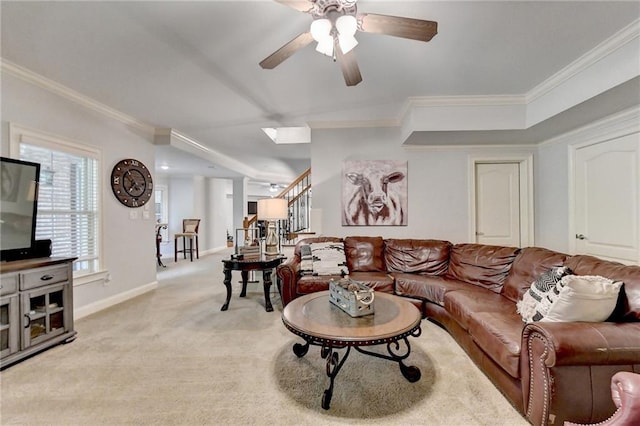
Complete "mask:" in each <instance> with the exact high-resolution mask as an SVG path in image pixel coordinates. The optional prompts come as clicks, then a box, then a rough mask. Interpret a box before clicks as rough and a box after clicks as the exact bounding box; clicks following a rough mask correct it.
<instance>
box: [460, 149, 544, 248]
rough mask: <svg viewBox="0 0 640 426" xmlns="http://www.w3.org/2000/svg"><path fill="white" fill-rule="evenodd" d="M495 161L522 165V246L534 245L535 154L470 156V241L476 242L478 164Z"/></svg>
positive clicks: (493, 162)
mask: <svg viewBox="0 0 640 426" xmlns="http://www.w3.org/2000/svg"><path fill="white" fill-rule="evenodd" d="M495 163H518V164H519V165H520V173H519V175H520V247H530V246H533V245H534V216H533V154H522V155H517V154H514V155H507V156H498V155H492V156H489V155H485V156H475V155H470V156H469V165H468V177H469V241H470V242H476V223H477V221H476V219H477V218H476V216H477V212H476V201H477V195H476V184H477V182H476V165H477V164H495Z"/></svg>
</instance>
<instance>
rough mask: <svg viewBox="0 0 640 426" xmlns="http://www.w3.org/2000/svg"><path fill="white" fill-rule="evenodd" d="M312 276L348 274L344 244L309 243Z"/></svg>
mask: <svg viewBox="0 0 640 426" xmlns="http://www.w3.org/2000/svg"><path fill="white" fill-rule="evenodd" d="M311 256H312V258H313V275H341V274H348V273H349V269H348V268H347V259H346V257H345V255H344V243H335V242H327V243H311Z"/></svg>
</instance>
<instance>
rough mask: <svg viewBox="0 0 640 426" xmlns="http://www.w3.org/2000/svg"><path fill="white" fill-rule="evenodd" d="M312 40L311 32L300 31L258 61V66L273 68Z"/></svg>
mask: <svg viewBox="0 0 640 426" xmlns="http://www.w3.org/2000/svg"><path fill="white" fill-rule="evenodd" d="M312 41H313V37H312V36H311V33H302V34H300V35H299V36H298V37H296V38H294V39H293V40H291V41H290V42H289V43H287V44H285V45H284V46H282V47H281V48H280V49H278V50H276V51H275V52H273V53H272V54H271V55H269V56H267V57H266V58H265V59H263V60H262V62H260V66H261V67H262V68H264V69H268V70H270V69H273V68H275V67H277V66H278V65H280V64H281V63H282V62H284V61H285V59H287V58H288V57H289V56H291V55H293V54H294V53H296V52H297V51H298V50H299V49H302V48H303V47H305V46H307V45H308V44H309V43H311V42H312Z"/></svg>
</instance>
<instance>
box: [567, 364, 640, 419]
mask: <svg viewBox="0 0 640 426" xmlns="http://www.w3.org/2000/svg"><path fill="white" fill-rule="evenodd" d="M611 398H612V399H613V403H614V404H615V405H616V408H617V410H616V412H615V413H613V415H612V416H611V417H609V418H608V419H607V420H605V421H603V422H600V423H596V424H595V425H593V426H596V425H597V426H633V425H640V374H637V373H631V372H628V371H619V372H617V373H616V374H614V375H613V377H612V378H611ZM564 426H581V425H580V424H578V423H571V422H564ZM583 426H589V425H583Z"/></svg>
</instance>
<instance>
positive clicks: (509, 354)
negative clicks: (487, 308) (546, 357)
mask: <svg viewBox="0 0 640 426" xmlns="http://www.w3.org/2000/svg"><path fill="white" fill-rule="evenodd" d="M524 325H525V324H524V323H523V322H522V321H520V317H519V316H518V315H517V314H514V313H510V312H507V313H504V312H477V313H476V314H475V315H473V316H472V317H470V318H469V334H470V335H471V338H472V339H473V340H474V342H476V344H477V345H478V346H479V347H480V348H481V349H482V350H483V351H484V352H485V353H486V354H487V355H488V356H489V357H490V358H491V359H493V360H494V361H495V362H496V363H497V364H498V365H499V366H500V367H502V368H503V369H504V371H506V372H507V373H509V375H510V376H512V377H514V378H516V379H518V378H520V350H521V349H522V329H523V328H524Z"/></svg>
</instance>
